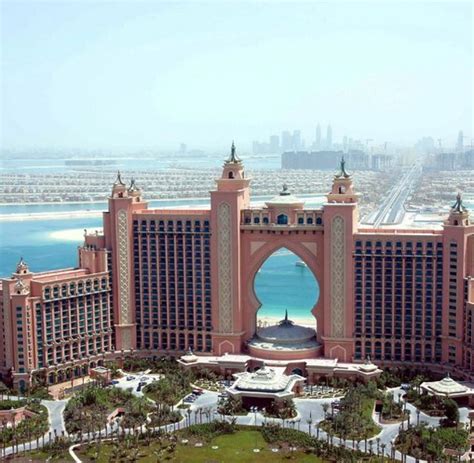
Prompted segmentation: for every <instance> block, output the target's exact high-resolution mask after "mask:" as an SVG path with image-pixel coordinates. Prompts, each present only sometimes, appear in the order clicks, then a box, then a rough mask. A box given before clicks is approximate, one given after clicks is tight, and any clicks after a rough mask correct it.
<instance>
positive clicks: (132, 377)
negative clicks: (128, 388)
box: [127, 375, 135, 381]
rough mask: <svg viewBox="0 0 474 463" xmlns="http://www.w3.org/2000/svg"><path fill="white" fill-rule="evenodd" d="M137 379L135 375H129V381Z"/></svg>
mask: <svg viewBox="0 0 474 463" xmlns="http://www.w3.org/2000/svg"><path fill="white" fill-rule="evenodd" d="M134 379H135V376H132V375H129V376H127V381H133V380H134Z"/></svg>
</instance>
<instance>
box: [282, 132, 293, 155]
mask: <svg viewBox="0 0 474 463" xmlns="http://www.w3.org/2000/svg"><path fill="white" fill-rule="evenodd" d="M281 149H282V150H283V151H286V150H291V149H293V137H292V136H291V133H290V132H288V130H285V131H284V132H282V133H281Z"/></svg>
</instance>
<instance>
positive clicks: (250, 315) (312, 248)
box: [241, 232, 325, 344]
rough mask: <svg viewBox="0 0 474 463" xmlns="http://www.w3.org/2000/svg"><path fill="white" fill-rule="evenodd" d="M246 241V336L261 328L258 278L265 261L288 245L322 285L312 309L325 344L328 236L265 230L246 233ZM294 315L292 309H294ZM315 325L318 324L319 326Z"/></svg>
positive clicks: (244, 257) (243, 320)
mask: <svg viewBox="0 0 474 463" xmlns="http://www.w3.org/2000/svg"><path fill="white" fill-rule="evenodd" d="M241 239H242V241H241V243H242V252H243V254H242V269H245V270H243V273H242V276H241V285H242V293H241V294H242V308H243V313H242V327H243V329H244V336H245V337H246V338H247V339H250V338H251V337H252V336H253V335H254V334H255V333H256V330H257V324H256V322H257V316H256V314H257V311H258V310H259V309H260V307H261V301H260V300H259V299H258V296H257V294H256V293H255V278H256V275H257V273H258V270H259V269H260V268H261V267H262V265H263V264H264V262H265V261H266V260H267V259H268V258H269V257H270V256H271V255H272V254H273V253H275V252H276V251H278V250H279V249H283V248H285V249H288V250H289V251H291V252H292V253H293V254H295V255H296V256H298V258H299V259H300V260H301V261H303V262H304V263H305V264H306V265H307V268H308V270H310V271H311V272H312V273H313V276H314V278H315V279H316V281H317V282H318V285H319V297H318V299H317V301H316V302H315V305H314V306H313V308H312V309H311V314H312V315H313V316H314V317H315V319H316V324H315V325H316V326H317V340H318V342H320V343H321V344H322V337H323V335H324V331H325V329H324V311H323V307H324V255H323V248H324V237H323V233H322V232H314V233H308V234H306V233H295V232H293V233H278V234H277V233H275V234H273V233H271V234H270V233H268V234H267V233H265V234H258V235H256V236H255V235H253V234H247V233H245V234H243V235H242V237H241ZM290 315H291V313H290ZM316 326H315V328H316Z"/></svg>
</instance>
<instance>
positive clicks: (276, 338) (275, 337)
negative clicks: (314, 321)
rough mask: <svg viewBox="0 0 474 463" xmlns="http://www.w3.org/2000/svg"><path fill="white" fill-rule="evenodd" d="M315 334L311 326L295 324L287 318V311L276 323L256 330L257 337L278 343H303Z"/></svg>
mask: <svg viewBox="0 0 474 463" xmlns="http://www.w3.org/2000/svg"><path fill="white" fill-rule="evenodd" d="M315 336H316V331H315V330H314V329H313V328H308V327H306V326H300V325H295V324H294V323H293V322H292V321H291V320H289V319H288V311H286V313H285V318H284V319H283V320H281V321H280V322H279V323H278V325H272V326H267V327H266V328H261V329H260V330H258V333H257V337H258V338H259V339H260V340H261V341H265V342H271V343H273V342H278V343H279V344H285V343H288V344H293V343H304V342H307V341H310V340H312V339H313V338H314V337H315Z"/></svg>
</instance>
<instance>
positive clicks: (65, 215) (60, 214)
mask: <svg viewBox="0 0 474 463" xmlns="http://www.w3.org/2000/svg"><path fill="white" fill-rule="evenodd" d="M321 197H323V195H301V196H300V198H301V199H312V198H315V199H316V198H321ZM269 198H271V196H268V195H260V196H254V197H253V199H254V200H253V201H252V205H254V206H261V205H262V204H261V203H262V202H263V201H265V199H269ZM155 201H160V202H169V201H173V202H176V204H172V205H160V204H156V205H153V206H151V208H150V210H156V209H165V210H168V209H203V210H208V209H209V208H210V200H209V198H198V197H193V198H175V199H152V200H150V201H148V203H151V202H155ZM188 201H189V202H194V201H203V203H202V204H192V203H191V204H189V203H188ZM204 201H205V202H204ZM180 203H181V204H180ZM35 204H38V205H39V203H25V204H23V206H28V205H30V206H31V205H35ZM70 204H91V205H92V204H104V209H92V210H91V209H86V210H75V211H74V210H72V211H46V212H12V213H2V214H0V222H24V221H29V220H61V219H79V218H93V217H102V214H103V213H104V212H107V202H103V201H97V202H94V203H93V202H85V203H79V202H78V203H61V202H58V203H44V204H42V205H43V206H44V205H52V206H58V205H65V206H67V205H70ZM10 205H11V206H19V204H10Z"/></svg>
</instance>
